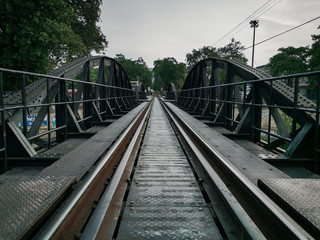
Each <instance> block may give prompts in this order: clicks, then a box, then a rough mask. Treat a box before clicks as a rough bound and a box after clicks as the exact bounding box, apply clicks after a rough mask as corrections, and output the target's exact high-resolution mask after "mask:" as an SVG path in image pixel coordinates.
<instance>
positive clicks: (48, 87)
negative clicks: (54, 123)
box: [47, 78, 51, 149]
mask: <svg viewBox="0 0 320 240" xmlns="http://www.w3.org/2000/svg"><path fill="white" fill-rule="evenodd" d="M49 91H50V86H49V78H47V130H48V148H49V149H50V148H51V133H50V130H51V114H50V98H49Z"/></svg>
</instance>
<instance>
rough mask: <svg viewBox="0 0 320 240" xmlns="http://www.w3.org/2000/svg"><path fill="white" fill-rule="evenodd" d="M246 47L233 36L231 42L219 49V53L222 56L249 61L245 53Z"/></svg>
mask: <svg viewBox="0 0 320 240" xmlns="http://www.w3.org/2000/svg"><path fill="white" fill-rule="evenodd" d="M244 49H245V48H244V46H243V45H242V44H241V42H239V41H236V40H235V39H234V38H232V39H231V42H230V43H228V44H227V45H226V46H224V47H221V48H219V49H218V55H219V56H220V57H222V58H226V59H231V60H238V61H240V62H244V63H247V62H248V59H247V58H246V57H245V55H244V54H243V51H244Z"/></svg>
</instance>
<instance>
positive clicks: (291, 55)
mask: <svg viewBox="0 0 320 240" xmlns="http://www.w3.org/2000/svg"><path fill="white" fill-rule="evenodd" d="M278 51H279V53H278V54H276V55H274V56H273V57H271V58H270V60H269V64H268V67H269V69H270V73H271V75H272V76H279V75H288V74H295V73H301V72H306V71H307V70H308V57H309V54H310V53H309V48H308V47H299V48H294V47H287V48H279V49H278Z"/></svg>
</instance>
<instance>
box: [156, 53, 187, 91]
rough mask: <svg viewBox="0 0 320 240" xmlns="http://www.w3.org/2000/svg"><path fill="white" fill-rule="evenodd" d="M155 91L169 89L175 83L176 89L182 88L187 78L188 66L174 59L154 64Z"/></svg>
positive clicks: (158, 61)
mask: <svg viewBox="0 0 320 240" xmlns="http://www.w3.org/2000/svg"><path fill="white" fill-rule="evenodd" d="M153 65H154V68H153V76H154V83H153V89H154V90H160V89H161V88H167V87H168V86H169V85H170V83H174V85H175V86H176V88H181V87H182V84H183V81H184V79H185V77H186V65H185V64H184V63H178V62H177V60H176V59H175V58H173V57H168V58H164V59H158V60H156V61H154V62H153Z"/></svg>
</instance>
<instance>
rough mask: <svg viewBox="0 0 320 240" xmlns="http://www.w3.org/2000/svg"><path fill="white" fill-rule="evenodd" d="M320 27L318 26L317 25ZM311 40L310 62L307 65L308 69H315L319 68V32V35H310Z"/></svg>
mask: <svg viewBox="0 0 320 240" xmlns="http://www.w3.org/2000/svg"><path fill="white" fill-rule="evenodd" d="M318 29H320V26H319V27H318ZM312 40H313V41H314V43H313V44H312V46H311V49H310V55H311V58H310V62H309V67H310V70H312V71H316V70H320V34H319V35H312Z"/></svg>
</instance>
